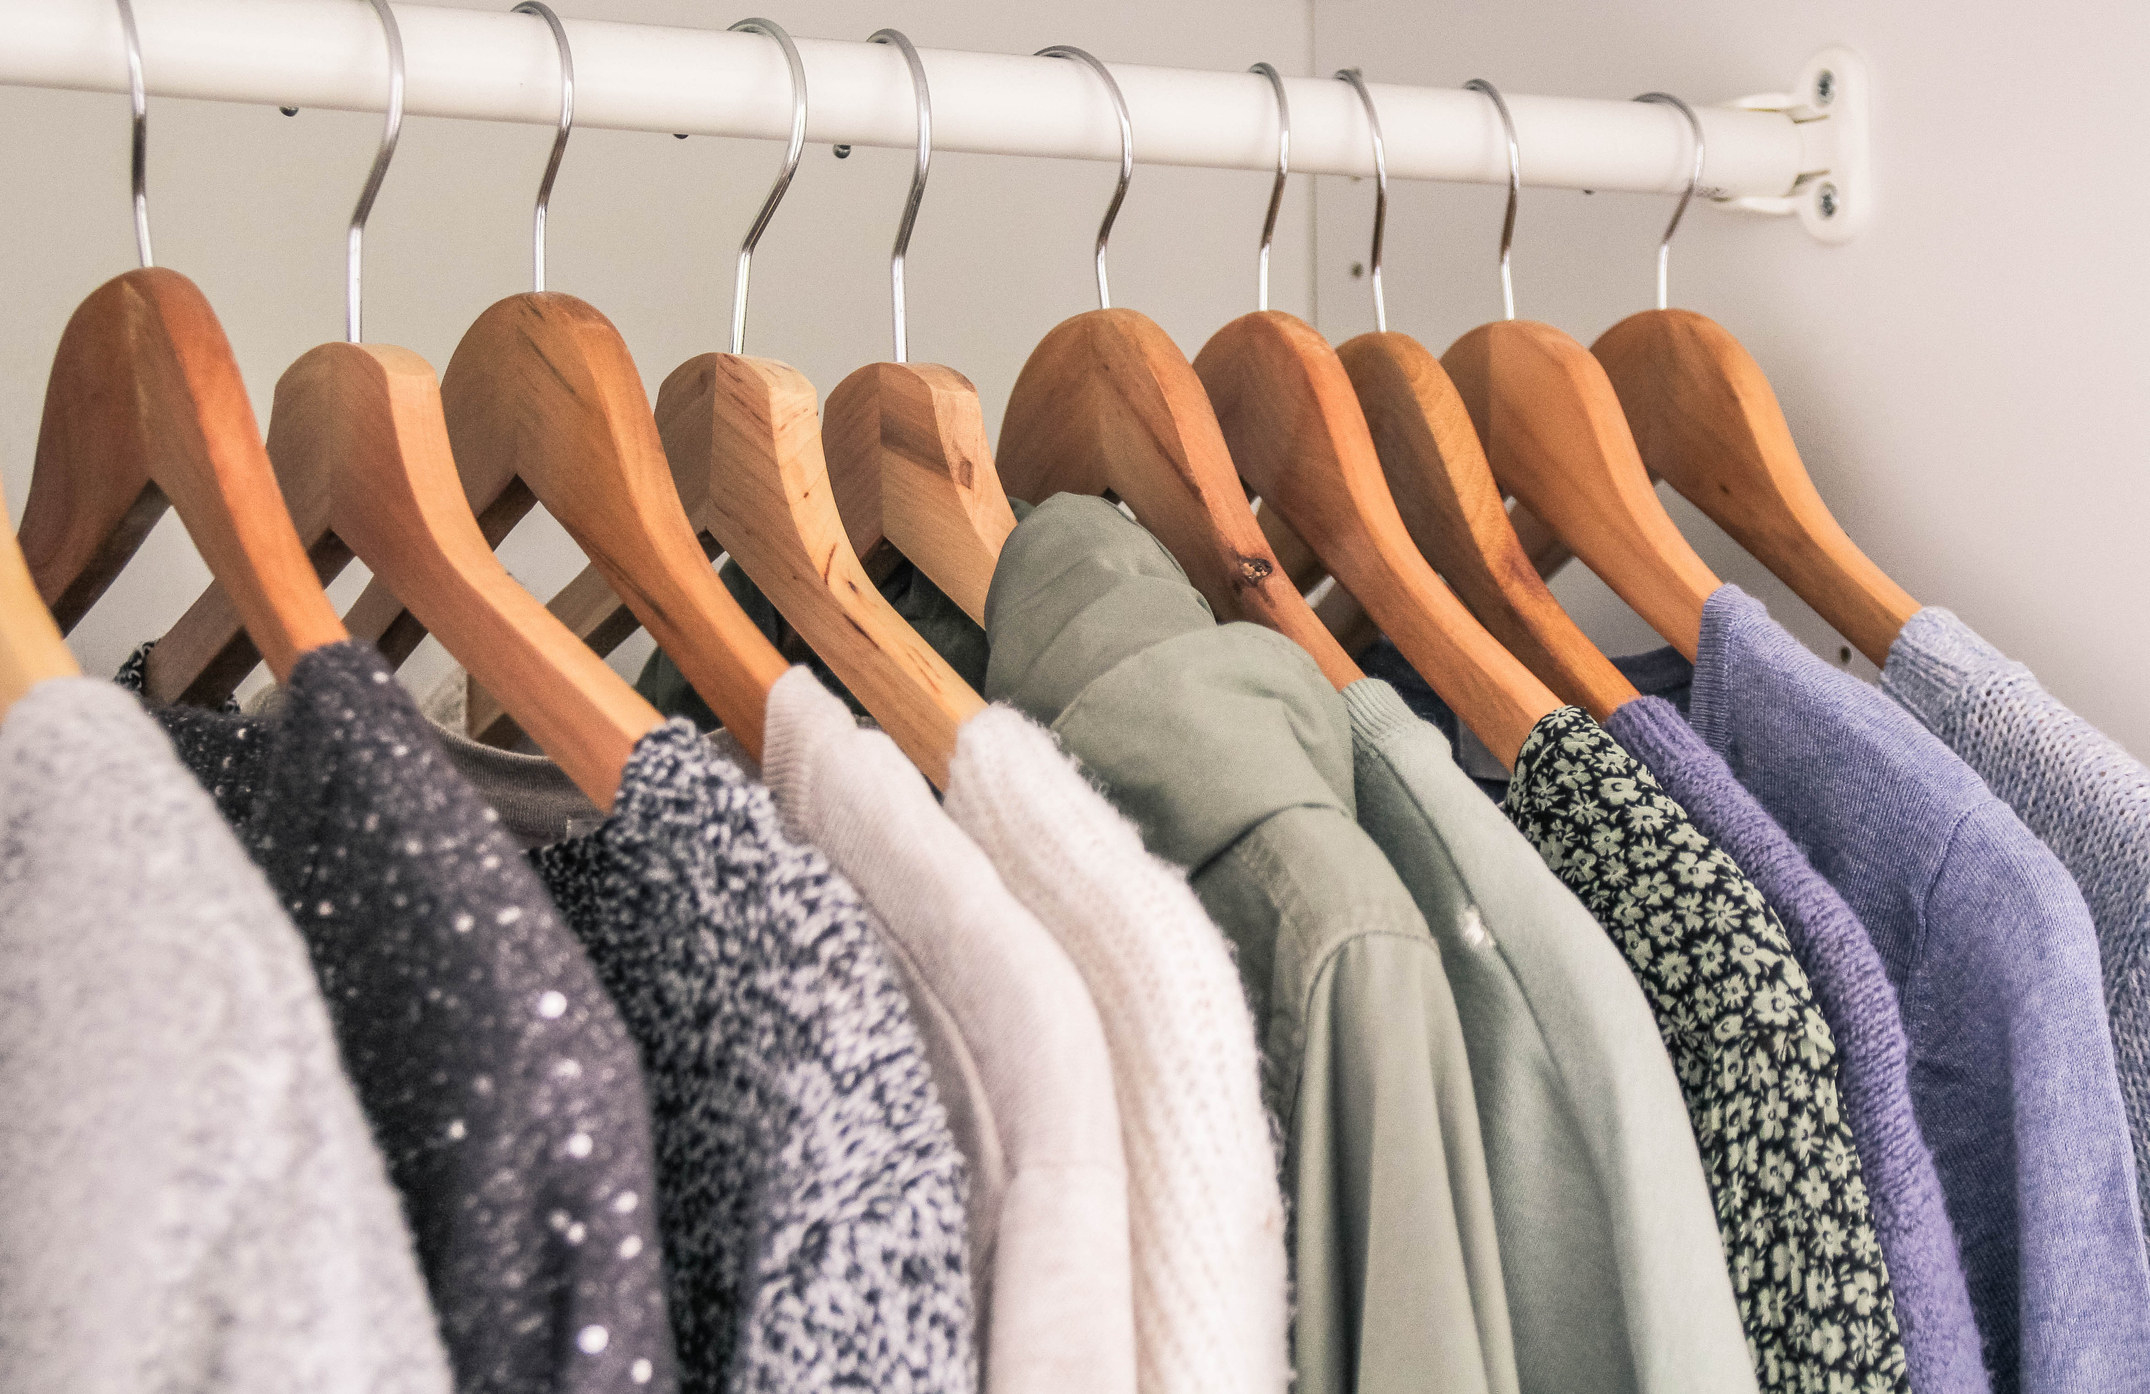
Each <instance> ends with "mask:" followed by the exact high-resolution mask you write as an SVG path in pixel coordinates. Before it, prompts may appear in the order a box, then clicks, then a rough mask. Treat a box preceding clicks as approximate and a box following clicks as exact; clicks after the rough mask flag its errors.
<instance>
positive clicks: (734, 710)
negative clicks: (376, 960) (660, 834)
mask: <svg viewBox="0 0 2150 1394" xmlns="http://www.w3.org/2000/svg"><path fill="white" fill-rule="evenodd" d="M441 402H442V405H443V407H444V409H445V411H446V414H447V421H448V441H449V444H450V446H451V447H452V448H453V450H454V452H455V457H456V460H457V462H458V465H459V467H460V469H461V471H462V473H463V477H464V478H465V480H466V481H468V480H471V479H477V480H495V479H500V478H503V477H506V478H514V479H520V480H521V482H522V483H523V484H524V485H525V486H527V487H528V488H529V490H530V491H531V493H533V494H534V495H536V497H537V500H538V502H540V503H542V504H543V505H544V506H545V510H546V511H547V512H548V513H550V514H551V515H552V516H553V518H554V519H556V520H557V521H558V522H559V524H560V525H561V526H562V527H563V528H565V529H566V530H567V532H568V535H569V536H570V537H572V538H574V539H575V543H576V545H577V546H579V547H581V548H582V550H583V552H584V554H585V555H587V556H588V557H589V558H590V560H591V562H592V563H593V564H594V566H595V567H596V569H597V570H598V571H599V572H601V573H603V576H604V578H605V580H606V581H607V582H608V583H609V585H610V588H611V590H612V592H613V593H614V594H615V595H616V596H618V597H619V598H620V599H621V600H623V601H624V602H625V603H626V605H627V607H628V608H629V609H630V610H632V611H633V613H634V616H635V618H636V619H638V620H640V621H641V623H642V624H643V626H644V627H646V628H647V629H648V630H649V632H650V633H651V634H652V635H653V636H655V637H656V640H657V642H658V643H659V644H660V645H662V646H663V648H664V651H665V652H666V653H667V654H669V655H671V657H672V660H673V662H675V663H676V664H678V665H679V669H680V672H681V674H682V675H684V676H685V677H686V679H687V681H688V683H689V684H690V685H691V686H692V687H693V688H694V690H695V691H696V692H697V693H698V694H700V696H701V697H702V699H703V700H704V701H706V702H707V703H708V704H709V708H710V710H711V711H713V712H714V713H716V716H717V719H718V720H719V721H721V722H723V724H724V727H725V729H726V730H728V731H730V732H731V733H732V734H733V735H735V736H736V737H738V739H739V741H740V743H741V744H742V745H744V746H745V747H746V749H747V752H748V753H749V754H750V755H752V756H753V757H754V758H755V759H757V760H759V759H760V758H761V750H762V727H763V722H764V716H765V711H766V708H767V706H768V700H769V689H770V688H771V687H773V686H775V684H776V680H777V679H778V678H780V677H782V676H783V675H784V671H785V668H786V667H787V666H788V665H787V664H786V663H785V662H784V660H783V658H782V657H781V656H780V655H779V654H778V653H777V651H776V646H775V645H774V644H772V643H770V642H769V640H768V638H767V637H766V636H764V635H763V634H762V632H761V631H760V630H759V629H757V628H755V627H754V623H753V621H751V620H749V619H748V618H747V617H746V613H745V612H744V611H742V610H741V609H740V608H739V603H738V602H737V601H736V600H734V599H732V595H731V592H730V591H727V590H726V589H725V588H724V584H723V582H721V581H719V580H718V579H717V574H716V572H715V571H714V570H712V569H711V568H710V565H709V558H708V557H707V555H705V554H704V552H703V550H702V546H701V543H700V542H699V541H698V540H697V539H696V537H695V528H694V525H693V524H692V523H691V522H689V521H688V518H687V514H686V510H685V508H684V506H683V505H682V504H681V502H680V497H679V490H678V488H677V486H676V485H675V484H674V483H673V480H672V468H671V465H670V463H669V462H668V461H667V460H666V458H665V453H664V442H663V441H662V439H660V437H659V435H658V432H657V421H656V418H655V416H653V415H652V414H651V411H650V405H649V397H648V395H647V394H646V392H645V391H644V389H643V386H642V375H641V373H640V372H639V371H638V370H637V369H636V368H635V363H634V358H633V356H632V355H630V354H629V353H628V351H627V345H626V343H625V342H624V341H623V340H622V339H621V338H620V335H619V331H618V330H617V329H615V328H614V327H613V325H612V322H611V321H610V320H608V319H606V318H605V317H604V315H602V314H600V313H599V312H598V311H597V310H596V309H595V308H593V307H592V306H590V305H589V304H587V303H586V302H584V301H581V300H578V299H576V298H575V297H573V296H571V295H560V294H556V293H545V294H523V295H512V296H509V297H508V298H507V299H505V300H502V301H500V302H498V303H497V304H494V305H493V306H491V307H490V308H488V309H487V310H486V311H485V313H483V314H481V315H480V316H478V318H477V321H476V322H475V323H473V324H472V325H471V327H470V328H469V329H468V330H467V331H465V333H464V335H463V339H462V342H461V343H459V344H458V345H457V346H456V350H455V356H454V357H453V358H451V359H450V360H449V363H448V371H447V372H446V373H445V374H443V375H442V377H441ZM585 589H588V587H585ZM590 608H595V609H600V610H601V609H602V606H601V605H599V606H595V607H590ZM581 613H582V614H585V615H586V614H588V613H589V609H585V610H583V611H582V612H581ZM556 617H557V615H556ZM578 617H579V616H578ZM577 637H581V636H577ZM531 734H532V735H535V734H536V733H535V732H532V733H531Z"/></svg>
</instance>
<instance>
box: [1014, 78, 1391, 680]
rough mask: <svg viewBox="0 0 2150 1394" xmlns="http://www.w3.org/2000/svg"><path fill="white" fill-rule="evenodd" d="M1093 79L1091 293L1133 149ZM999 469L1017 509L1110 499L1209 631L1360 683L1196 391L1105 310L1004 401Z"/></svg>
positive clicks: (1135, 318) (1022, 378)
mask: <svg viewBox="0 0 2150 1394" xmlns="http://www.w3.org/2000/svg"><path fill="white" fill-rule="evenodd" d="M1095 68H1096V71H1097V72H1098V73H1099V74H1100V75H1101V76H1102V77H1103V78H1104V80H1105V84H1106V88H1107V90H1108V92H1109V93H1110V94H1111V96H1112V100H1113V105H1114V107H1115V108H1116V110H1117V111H1118V113H1119V114H1120V118H1121V121H1120V151H1121V160H1120V184H1119V188H1118V189H1117V191H1116V192H1115V193H1114V195H1113V199H1112V204H1111V206H1110V207H1109V208H1108V209H1107V210H1106V214H1105V220H1104V223H1103V225H1102V226H1101V227H1100V228H1099V229H1098V249H1097V255H1098V263H1099V267H1100V276H1099V290H1100V292H1101V293H1102V292H1103V291H1104V289H1105V287H1104V282H1103V275H1102V268H1103V263H1104V254H1105V243H1106V239H1107V237H1108V236H1109V234H1110V233H1111V231H1112V222H1113V218H1114V216H1115V215H1116V214H1117V213H1118V212H1119V209H1120V203H1121V201H1122V200H1123V199H1124V198H1125V197H1126V194H1127V185H1128V181H1129V176H1130V175H1131V174H1132V172H1133V169H1134V153H1133V152H1134V137H1133V132H1132V129H1131V128H1130V126H1129V125H1128V122H1127V120H1126V111H1127V104H1126V102H1125V100H1124V99H1123V98H1122V97H1121V95H1120V90H1119V84H1118V83H1117V82H1115V81H1114V80H1113V77H1112V74H1111V72H1109V71H1108V70H1107V69H1106V68H1105V66H1104V65H1103V64H1101V63H1100V64H1096V65H1095ZM1265 274H1266V273H1265ZM999 465H1000V477H1001V480H1002V482H1003V483H1004V484H1006V485H1007V486H1008V488H1009V489H1010V490H1012V491H1013V492H1014V493H1015V495H1016V496H1017V497H1018V498H1027V499H1031V500H1034V501H1036V502H1041V503H1042V502H1043V501H1044V500H1045V499H1046V498H1048V497H1050V496H1051V495H1053V494H1058V493H1079V494H1107V495H1111V496H1114V497H1117V498H1118V499H1119V500H1120V501H1121V502H1122V503H1125V504H1126V505H1127V506H1128V507H1129V508H1130V509H1132V510H1133V511H1134V514H1135V517H1136V518H1137V519H1139V520H1140V521H1141V523H1142V525H1143V526H1144V527H1146V528H1148V529H1149V530H1150V532H1151V533H1152V534H1154V535H1155V536H1156V538H1157V540H1158V541H1159V542H1161V543H1163V544H1164V546H1165V549H1166V550H1167V551H1169V552H1171V553H1172V555H1173V556H1174V557H1175V558H1177V559H1178V561H1179V563H1180V565H1181V566H1182V567H1184V568H1185V569H1186V571H1187V576H1188V579H1189V580H1190V581H1192V582H1193V583H1194V586H1195V588H1196V589H1197V590H1199V591H1201V592H1202V594H1203V596H1204V597H1205V598H1206V599H1207V600H1208V601H1209V604H1210V608H1211V610H1213V611H1214V612H1215V613H1216V615H1217V618H1218V619H1219V620H1253V621H1256V622H1258V623H1261V624H1264V625H1267V626H1268V627H1269V628H1271V629H1274V630H1276V631H1278V632H1279V633H1281V634H1283V635H1285V636H1286V637H1288V638H1290V639H1292V640H1293V641H1295V642H1296V643H1298V644H1299V645H1300V646H1301V647H1303V648H1305V649H1306V651H1307V652H1308V653H1310V654H1312V655H1313V657H1314V661H1315V662H1316V663H1317V664H1318V665H1319V666H1320V668H1321V671H1322V674H1323V676H1325V677H1327V678H1328V680H1329V681H1330V682H1332V683H1334V684H1335V685H1336V686H1337V687H1339V688H1343V687H1348V686H1350V685H1351V684H1352V683H1354V682H1356V681H1358V680H1359V679H1360V678H1361V677H1364V676H1365V675H1364V674H1363V673H1361V672H1360V671H1359V668H1358V665H1357V664H1355V663H1353V662H1352V661H1351V658H1350V656H1349V655H1347V654H1346V653H1345V652H1344V651H1343V649H1342V648H1341V647H1339V646H1338V644H1337V642H1336V640H1335V638H1334V637H1332V636H1331V635H1330V633H1329V631H1328V630H1327V629H1326V628H1324V627H1323V626H1322V623H1321V621H1320V620H1319V619H1317V618H1316V617H1315V615H1314V612H1313V610H1312V609H1310V608H1309V607H1308V606H1307V603H1306V600H1305V598H1304V597H1303V596H1302V595H1301V594H1300V593H1299V589H1298V587H1297V586H1295V585H1294V584H1293V583H1292V578H1291V576H1290V575H1289V574H1288V573H1287V572H1286V571H1285V570H1284V568H1283V567H1282V566H1281V565H1280V564H1279V562H1278V560H1277V557H1276V554H1275V552H1273V551H1272V550H1271V549H1270V545H1269V541H1268V539H1267V538H1265V537H1264V536H1263V535H1262V528H1261V525H1260V524H1259V523H1258V522H1256V521H1255V517H1254V511H1253V509H1252V508H1251V507H1250V506H1249V505H1248V503H1247V495H1246V491H1245V489H1244V488H1243V487H1242V486H1241V484H1240V482H1239V477H1238V474H1237V472H1236V471H1235V469H1234V468H1233V465H1232V456H1231V454H1230V452H1229V451H1227V449H1226V448H1225V441H1224V432H1223V430H1222V428H1221V427H1220V426H1219V425H1218V422H1217V413H1216V411H1215V409H1214V408H1213V407H1212V406H1211V405H1210V400H1209V396H1208V394H1207V393H1206V392H1205V391H1204V389H1203V385H1202V380H1201V378H1199V377H1197V376H1196V375H1195V371H1194V367H1193V365H1192V364H1190V363H1188V361H1187V357H1186V355H1185V354H1183V353H1181V352H1180V350H1179V346H1178V345H1176V344H1174V343H1173V342H1172V339H1171V336H1170V335H1168V334H1166V333H1165V331H1164V330H1163V329H1161V328H1159V327H1158V326H1157V324H1156V323H1155V322H1153V321H1152V320H1150V319H1148V318H1147V317H1145V316H1143V315H1140V314H1137V313H1136V312H1135V311H1133V310H1125V309H1114V308H1111V307H1109V306H1108V307H1106V308H1102V309H1096V310H1088V311H1085V312H1084V313H1082V314H1079V315H1076V316H1074V317H1073V318H1071V319H1067V320H1063V321H1062V322H1061V323H1060V324H1059V325H1057V326H1055V328H1054V329H1053V331H1052V332H1051V333H1049V334H1047V335H1046V336H1045V338H1044V339H1043V340H1042V341H1041V342H1040V343H1039V344H1038V346H1037V348H1035V349H1033V350H1032V351H1031V354H1030V358H1029V360H1028V361H1026V362H1025V363H1024V364H1023V371H1022V373H1021V374H1020V375H1019V376H1018V377H1017V378H1016V380H1015V390H1014V391H1013V392H1011V393H1010V394H1009V397H1008V410H1007V414H1006V415H1005V416H1003V417H1002V419H1001V426H1000V460H999Z"/></svg>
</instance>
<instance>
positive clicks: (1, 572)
mask: <svg viewBox="0 0 2150 1394" xmlns="http://www.w3.org/2000/svg"><path fill="white" fill-rule="evenodd" d="M5 507H6V504H5V501H4V500H0V511H4V510H5ZM81 675H82V668H81V666H80V665H79V664H77V663H76V662H75V656H74V654H73V653H71V652H70V651H69V650H68V647H67V640H66V639H64V638H62V637H61V635H60V626H59V625H58V624H57V623H55V622H54V621H53V618H52V611H50V610H48V609H46V608H45V602H44V599H43V598H42V597H41V596H39V595H38V593H37V583H36V582H35V581H33V580H31V579H30V568H29V565H28V564H27V563H26V562H24V561H23V559H22V547H21V546H20V545H19V544H18V543H17V542H16V541H15V534H14V533H12V532H5V533H4V535H0V715H4V714H6V712H7V711H8V710H9V709H11V708H12V707H13V706H14V705H15V702H16V700H17V699H18V698H20V697H21V696H22V695H23V694H24V693H25V692H28V691H29V690H30V689H31V688H33V687H35V686H37V685H38V684H39V683H41V682H43V681H44V680H45V679H47V678H74V677H80V676H81Z"/></svg>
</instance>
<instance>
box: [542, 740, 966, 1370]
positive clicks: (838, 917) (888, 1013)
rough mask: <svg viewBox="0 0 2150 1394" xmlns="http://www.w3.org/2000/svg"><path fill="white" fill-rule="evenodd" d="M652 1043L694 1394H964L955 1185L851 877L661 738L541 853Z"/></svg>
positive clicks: (962, 1269)
mask: <svg viewBox="0 0 2150 1394" xmlns="http://www.w3.org/2000/svg"><path fill="white" fill-rule="evenodd" d="M531 860H532V862H533V863H534V864H535V865H536V867H537V869H538V872H539V874H540V875H541V876H542V877H543V878H544V880H545V883H546V885H547V886H548V887H549V888H550V890H551V891H552V894H553V898H554V899H555V901H557V903H558V904H559V906H560V908H561V910H562V912H563V913H564V914H565V915H566V917H567V920H568V923H569V925H570V926H571V927H572V928H573V929H574V931H575V933H576V934H577V935H578V936H580V938H581V939H582V942H583V944H584V946H585V947H586V948H587V949H588V951H589V954H590V958H591V961H592V962H594V963H595V964H596V965H597V971H598V975H599V976H600V977H601V978H602V979H603V980H604V982H605V985H606V987H607V988H609V989H610V990H611V992H612V995H613V997H614V999H615V1000H616V1001H617V1002H618V1003H619V1006H620V1010H621V1012H622V1013H624V1014H625V1016H626V1018H627V1023H628V1028H629V1029H630V1030H631V1031H633V1032H634V1034H635V1036H636V1038H637V1039H638V1040H639V1041H640V1042H641V1045H642V1058H643V1063H644V1068H645V1070H646V1071H647V1074H648V1078H649V1086H650V1096H651V1101H652V1103H653V1105H654V1107H655V1110H656V1135H657V1172H658V1195H659V1198H660V1203H661V1218H662V1228H663V1231H664V1243H665V1261H666V1268H667V1271H668V1274H669V1278H670V1305H671V1311H672V1316H673V1323H674V1329H675V1331H676V1334H677V1337H678V1342H679V1358H680V1385H681V1388H682V1389H684V1390H687V1391H690V1394H719V1392H720V1391H729V1392H730V1394H748V1392H749V1391H752V1394H775V1391H787V1392H790V1394H804V1392H805V1391H816V1390H876V1391H883V1392H884V1394H929V1391H930V1392H931V1394H970V1391H972V1390H974V1389H975V1388H976V1387H977V1371H976V1359H975V1355H974V1347H973V1344H972V1339H971V1309H970V1291H971V1289H970V1281H969V1278H968V1276H967V1272H966V1259H965V1256H964V1236H965V1230H964V1224H965V1211H964V1206H965V1200H966V1191H967V1185H968V1178H967V1176H966V1173H965V1170H964V1165H963V1159H962V1155H961V1153H959V1152H958V1151H957V1149H956V1143H955V1138H954V1135H953V1134H952V1133H951V1132H950V1130H949V1126H948V1119H947V1115H946V1114H945V1113H944V1112H943V1110H942V1106H941V1102H940V1098H939V1096H938V1094H937V1093H936V1092H935V1090H934V1085H933V1079H932V1075H931V1073H930V1071H929V1068H928V1065H927V1062H926V1056H925V1053H924V1049H923V1047H922V1045H921V1043H920V1038H919V1035H918V1031H917V1028H916V1027H915V1025H914V1024H913V1022H912V1019H911V1015H910V1008H909V1004H908V1001H907V999H906V998H905V996H904V994H903V990H902V988H901V986H900V985H899V983H898V981H897V979H896V977H895V975H894V972H893V970H892V968H891V966H890V964H889V962H888V960H887V958H886V956H885V954H884V952H883V950H882V948H881V943H880V939H879V937H878V935H877V933H876V931H875V929H874V927H873V925H872V923H871V921H870V920H869V919H868V918H867V916H868V912H867V910H866V909H865V908H864V905H863V903H862V902H861V901H860V900H859V897H858V894H857V892H855V891H854V890H853V889H852V888H851V886H850V883H849V882H847V881H845V880H844V879H843V878H842V877H841V876H839V875H838V874H837V873H836V872H835V870H834V869H833V868H831V867H830V865H829V863H828V861H827V859H826V858H824V857H823V856H822V855H821V853H820V852H818V851H816V850H815V849H814V848H812V847H810V846H807V845H805V844H803V843H799V842H795V841H793V840H792V839H791V838H790V837H789V836H788V835H786V833H785V832H784V830H783V826H782V823H781V820H780V818H779V815H778V813H777V810H776V806H775V803H774V801H773V800H772V799H771V797H770V794H769V791H768V789H767V788H765V787H764V786H762V785H761V784H759V783H757V782H755V781H753V780H751V779H749V778H748V777H747V775H746V774H745V773H744V772H743V771H742V770H741V769H740V768H739V766H738V765H736V764H735V763H733V762H732V761H731V760H729V759H726V758H725V757H723V756H722V755H720V754H718V753H717V752H716V751H714V750H713V749H711V747H710V746H709V744H708V743H707V742H705V741H704V740H703V739H702V738H701V737H700V736H699V735H697V734H696V733H695V730H694V728H693V726H691V725H690V724H689V723H687V722H685V721H677V720H675V721H672V722H670V723H669V724H667V725H665V726H662V727H659V728H658V729H656V730H654V731H652V732H650V733H649V734H648V735H647V736H644V737H643V738H642V740H641V741H640V742H639V743H637V745H636V746H635V749H634V752H633V754H632V755H631V756H630V757H629V759H628V762H627V766H626V769H625V771H624V772H623V773H622V776H621V780H620V788H619V794H618V796H617V798H616V799H615V801H614V803H613V807H612V813H611V816H610V817H608V818H607V819H606V820H605V821H604V823H603V824H602V825H601V826H600V827H598V828H597V829H596V830H595V831H593V832H590V833H586V834H584V835H582V836H579V837H573V838H569V839H567V840H565V841H562V842H557V843H554V844H552V845H551V846H549V847H544V848H540V849H538V850H537V851H534V852H532V853H531Z"/></svg>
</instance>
